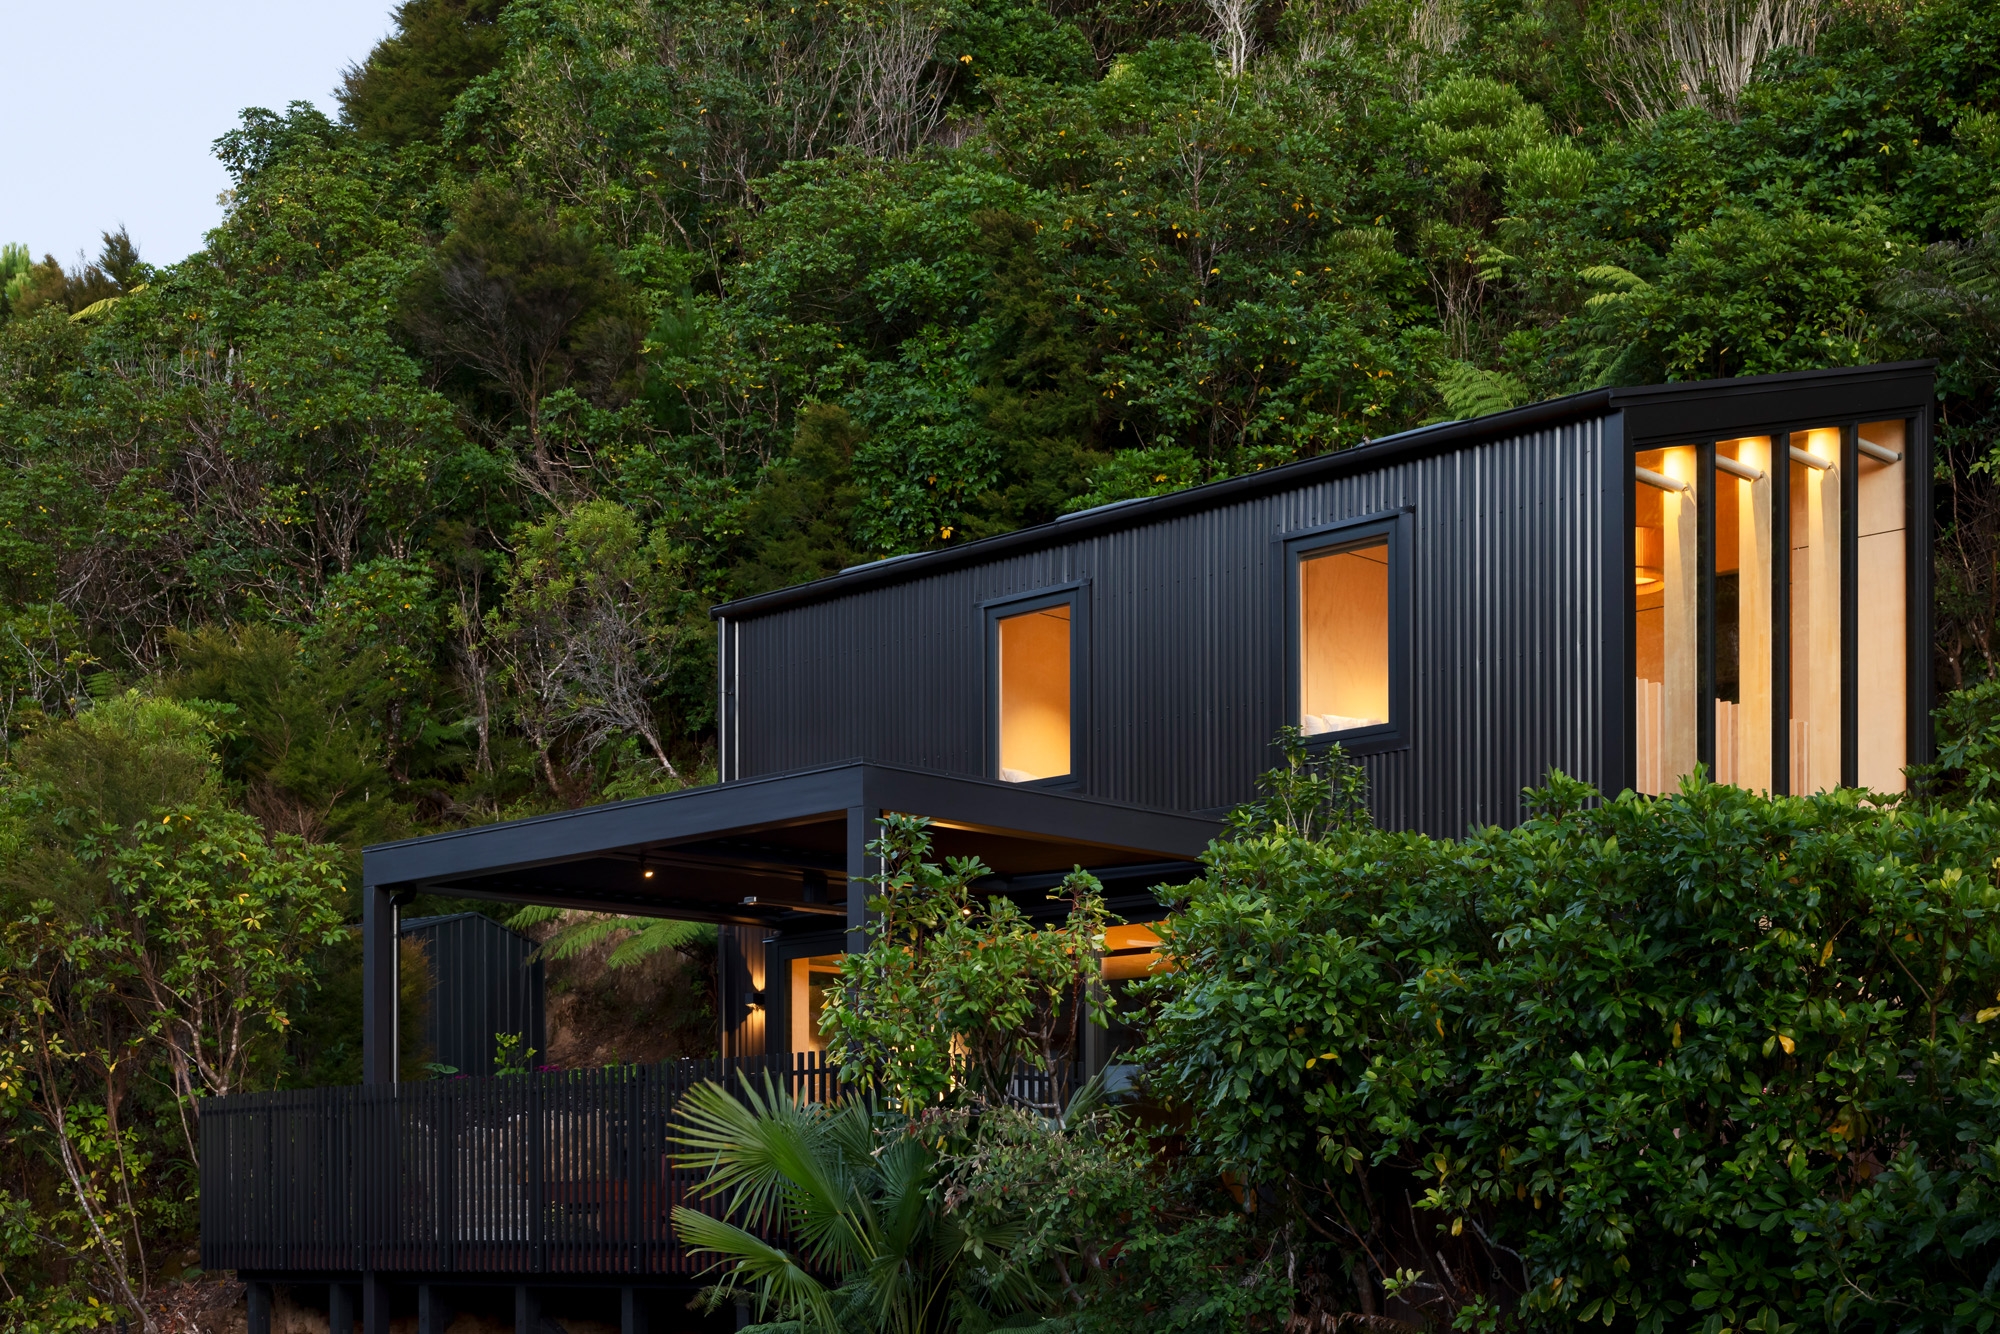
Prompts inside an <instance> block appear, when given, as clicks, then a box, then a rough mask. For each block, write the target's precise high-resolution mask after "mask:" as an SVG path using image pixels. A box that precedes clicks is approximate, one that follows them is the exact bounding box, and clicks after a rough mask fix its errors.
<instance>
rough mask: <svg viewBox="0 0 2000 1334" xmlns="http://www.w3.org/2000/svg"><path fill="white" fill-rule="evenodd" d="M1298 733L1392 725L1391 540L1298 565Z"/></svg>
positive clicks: (1317, 555) (1314, 556)
mask: <svg viewBox="0 0 2000 1334" xmlns="http://www.w3.org/2000/svg"><path fill="white" fill-rule="evenodd" d="M1298 588H1299V609H1298V614H1299V730H1300V731H1302V732H1304V733H1305V734H1306V735H1307V736H1316V735H1319V734H1321V733H1326V732H1350V731H1354V730H1355V729H1357V728H1363V727H1380V726H1383V725H1385V724H1387V723H1388V722H1389V539H1388V538H1387V537H1378V538H1373V539H1370V540H1368V541H1366V542H1362V543H1358V544H1355V545H1351V546H1344V547H1339V548H1335V549H1333V550H1330V551H1325V552H1309V553H1305V554H1303V555H1301V556H1300V557H1299V581H1298Z"/></svg>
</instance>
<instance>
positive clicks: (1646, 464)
mask: <svg viewBox="0 0 2000 1334" xmlns="http://www.w3.org/2000/svg"><path fill="white" fill-rule="evenodd" d="M1697 458H1698V455H1697V454H1696V452H1695V450H1694V449H1692V448H1689V447H1685V446H1683V447H1679V448H1674V449H1654V450H1648V451H1646V452H1644V453H1642V454H1640V455H1638V457H1637V458H1636V459H1635V460H1634V462H1635V463H1636V465H1637V466H1636V467H1635V469H1634V475H1633V482H1632V515H1633V519H1632V524H1633V532H1632V553H1633V564H1634V566H1635V567H1636V568H1635V569H1634V571H1633V575H1634V580H1633V598H1634V603H1635V612H1636V614H1635V616H1634V631H1635V643H1634V647H1635V649H1636V650H1637V664H1636V666H1637V668H1638V671H1637V679H1636V680H1635V681H1634V682H1633V700H1632V703H1633V718H1634V721H1635V724H1636V726H1635V727H1634V739H1635V741H1636V747H1635V751H1636V753H1635V756H1634V758H1635V760H1636V761H1637V763H1636V765H1635V784H1636V786H1637V788H1638V790H1639V791H1641V792H1647V793H1660V792H1667V791H1670V790H1672V788H1673V787H1674V786H1675V785H1676V784H1677V783H1679V782H1680V780H1681V779H1682V778H1684V777H1685V776H1687V775H1688V774H1690V773H1692V772H1693V771H1694V766H1695V760H1696V754H1697V749H1698V746H1699V742H1700V734H1699V729H1698V727H1697V717H1698V715H1697V713H1696V710H1697V709H1698V708H1699V707H1700V692H1701V681H1700V659H1699V657H1698V653H1699V649H1700V643H1699V637H1698V618H1697V613H1698V611H1699V608H1700V601H1699V596H1698V592H1699V584H1700V574H1701V563H1700V558H1699V550H1698V548H1699V533H1698V531H1697V528H1696V517H1697V515H1696V500H1697V497H1696V493H1695V471H1696V462H1697Z"/></svg>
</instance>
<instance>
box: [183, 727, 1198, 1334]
mask: <svg viewBox="0 0 2000 1334" xmlns="http://www.w3.org/2000/svg"><path fill="white" fill-rule="evenodd" d="M885 812H896V813H902V814H909V815H921V816H926V817H928V818H929V819H931V820H932V821H933V829H934V834H935V843H934V854H935V855H936V856H938V857H949V856H976V857H978V858H980V859H981V860H982V861H984V862H985V863H986V865H987V866H989V867H990V868H991V869H992V874H991V876H990V877H989V878H988V879H987V880H985V881H983V882H982V888H985V889H988V890H990V891H991V892H994V893H1005V894H1010V895H1013V896H1015V897H1016V898H1017V899H1018V900H1019V901H1020V902H1021V903H1022V906H1023V907H1024V908H1026V909H1029V910H1030V911H1034V912H1045V913H1053V912H1059V911H1061V910H1062V909H1061V905H1060V904H1058V903H1054V902H1051V901H1050V900H1049V898H1048V894H1047V891H1048V890H1049V889H1050V888H1052V887H1054V886H1055V885H1057V884H1059V883H1060V882H1061V880H1062V878H1063V876H1064V875H1065V874H1066V873H1067V872H1068V871H1069V870H1070V869H1071V868H1072V867H1076V866H1082V867H1085V868H1087V869H1089V870H1091V871H1093V872H1094V873H1096V874H1097V875H1098V876H1099V878H1100V879H1102V880H1103V881H1104V884H1105V889H1106V897H1107V899H1108V900H1109V901H1110V903H1111V905H1112V907H1113V909H1114V911H1119V912H1120V913H1121V915H1122V916H1125V917H1127V918H1128V919H1131V920H1137V921H1145V920H1149V919H1151V918H1155V917H1157V916H1158V915H1159V913H1160V908H1159V906H1158V903H1157V900H1155V899H1154V898H1153V896H1152V895H1151V893H1150V891H1151V889H1152V887H1153V886H1155V885H1158V884H1161V883H1168V882H1172V881H1176V880H1184V879H1186V878H1188V877H1190V876H1191V875H1193V874H1194V873H1195V871H1196V869H1197V864H1196V860H1195V859H1196V858H1197V857H1198V856H1199V855H1200V853H1201V852H1202V850H1203V849H1204V848H1205V847H1206V846H1207V844H1208V842H1209V840H1210V839H1211V838H1212V837H1214V836H1215V835H1216V834H1217V833H1218V832H1219V828H1220V826H1219V825H1218V824H1217V823H1216V822H1214V821H1211V820H1205V819H1200V818H1197V817H1193V816H1188V815H1181V814H1175V813H1170V812H1162V811H1153V810H1145V809H1141V808H1137V807H1131V806H1121V805H1118V804H1116V803H1113V802H1106V801H1098V800H1093V799H1091V798H1087V797H1080V796H1076V795H1074V794H1071V793H1065V792H1062V791H1051V790H1049V789H1048V788H1046V787H1031V786H1024V785H1020V784H1013V783H1002V782H989V781H983V780H980V779H973V778H963V777H951V776H946V775H941V774H935V773H927V772H923V771H920V770H914V769H905V768H895V767H891V766H886V765H879V764H870V763H863V762H853V763H846V764H837V765H830V766H826V767H823V768H817V769H811V770H805V771H800V772H795V773H789V774H782V775H776V776H772V777H768V778H758V779H750V780H744V781H738V782H732V783H727V784H723V785H719V786H714V787H704V788H695V789H691V790H688V791H683V792H676V793H672V794H670V795H665V796H659V797H647V798H641V799H638V800H633V801H626V802H619V803H615V804H611V805H604V806H595V807H590V808H587V809H583V810H576V811H567V812H563V813H560V814H555V815H547V816H542V817H538V818H535V819H529V820H518V821H512V822H509V823H505V824H494V825H487V826H482V827H479V828H474V829H466V830H460V831H456V832H453V833H449V834H438V835H433V836H431V837H428V838H419V839H411V840H408V841H406V842H402V843H392V844H387V845H384V846H380V847H374V848H370V849H368V850H367V852H366V854H365V857H364V861H363V875H364V883H365V896H366V897H365V903H364V918H363V933H364V949H363V957H364V966H363V969H364V971H363V986H364V988H365V990H364V996H363V1025H364V1042H365V1051H364V1070H365V1077H366V1079H365V1083H364V1084H362V1085H360V1086H357V1087H350V1088H324V1089H292V1090H284V1091H278V1092H271V1093H253V1094H242V1095H236V1096H233V1097H228V1098H219V1099H214V1100H211V1101H209V1102H206V1103H204V1104H203V1107H202V1119H201V1137H202V1157H201V1162H202V1169H201V1171H202V1184H201V1208H202V1263H203V1265H204V1266H206V1267H209V1268H219V1269H234V1270H236V1271H237V1272H238V1273H239V1274H241V1275H242V1276H243V1277H244V1278H245V1279H246V1280H247V1281H248V1282H249V1283H250V1285H251V1289H250V1291H251V1334H267V1331H268V1330H269V1328H270V1324H271V1321H270V1309H271V1307H270V1303H271V1300H272V1294H273V1292H274V1291H275V1290H276V1289H275V1287H274V1286H273V1285H278V1284H284V1285H291V1286H293V1287H295V1288H296V1287H298V1286H299V1285H305V1287H306V1288H308V1289H314V1290H317V1291H321V1292H324V1293H325V1294H326V1297H325V1299H326V1302H327V1310H328V1320H329V1326H330V1327H331V1328H332V1329H334V1330H336V1331H338V1334H349V1332H350V1331H351V1330H352V1328H353V1326H354V1325H355V1323H357V1321H358V1323H359V1324H360V1325H361V1326H362V1328H363V1329H364V1330H365V1331H366V1334H388V1329H389V1321H390V1319H391V1318H392V1316H393V1315H396V1314H398V1313H414V1314H415V1315H416V1316H417V1318H418V1328H419V1331H420V1334H442V1331H443V1330H444V1328H445V1326H446V1325H448V1324H449V1323H450V1321H451V1318H452V1315H451V1313H452V1311H453V1310H454V1309H461V1308H463V1309H471V1307H476V1306H478V1305H480V1304H481V1303H484V1304H486V1305H491V1304H492V1303H494V1302H496V1301H501V1300H503V1299H508V1300H512V1301H513V1303H514V1310H515V1312H516V1328H517V1329H518V1330H521V1331H522V1332H523V1334H530V1332H531V1331H533V1330H536V1329H538V1328H540V1317H539V1315H538V1312H539V1311H540V1310H541V1309H542V1305H541V1304H542V1303H543V1302H544V1301H548V1302H558V1303H566V1304H567V1305H566V1306H565V1307H564V1309H568V1310H572V1311H573V1312H586V1313H587V1312H588V1311H590V1310H595V1309H597V1307H593V1306H592V1305H591V1303H593V1302H596V1303H599V1305H602V1304H604V1303H611V1304H612V1305H611V1307H609V1308H606V1309H613V1308H615V1309H616V1310H617V1311H618V1313H619V1323H620V1326H621V1328H622V1329H624V1330H625V1331H627V1332H628V1334H641V1332H642V1331H646V1330H649V1329H668V1328H682V1327H686V1328H694V1327H696V1326H694V1325H685V1324H684V1320H685V1319H686V1317H685V1312H684V1311H683V1310H682V1308H683V1307H684V1305H685V1302H686V1300H687V1297H688V1295H689V1294H690V1293H691V1292H692V1291H693V1286H694V1285H696V1284H697V1283H698V1282H699V1275H700V1273H701V1271H702V1270H703V1269H704V1268H705V1265H706V1262H705V1261H704V1260H703V1259H702V1258H701V1257H697V1256H690V1255H689V1254H688V1253H687V1252H686V1251H685V1250H684V1249H683V1248H682V1247H681V1246H680V1244H679V1242H678V1240H677V1239H676V1237H675V1235H674V1232H673V1228H672V1221H671V1220H672V1214H673V1210H674V1209H675V1208H677V1207H679V1206H682V1205H687V1206H689V1207H692V1208H698V1209H709V1208H712V1207H714V1206H713V1204H712V1203H711V1202H709V1201H707V1200H705V1199H704V1198H703V1196H702V1194H701V1192H700V1190H699V1185H700V1180H699V1178H700V1174H699V1173H698V1172H693V1171H691V1170H689V1169H685V1168H682V1167H679V1166H676V1165H675V1164H674V1162H673V1156H672V1143H673V1139H672V1137H673V1134H674V1131H673V1124H674V1116H675V1107H676V1105H677V1103H678V1102H679V1100H680V1098H681V1097H682V1096H683V1095H684V1094H685V1093H686V1092H687V1090H688V1089H689V1088H690V1087H692V1086H693V1085H695V1084H697V1083H699V1082H702V1081H704V1080H711V1079H720V1080H724V1081H729V1080H733V1079H735V1078H737V1077H739V1076H740V1077H748V1078H756V1079H764V1078H771V1079H775V1080H777V1081H779V1082H780V1083H782V1084H784V1085H786V1086H787V1087H789V1088H790V1089H791V1090H792V1091H793V1092H794V1093H795V1094H796V1095H797V1096H800V1097H804V1098H808V1099H819V1098H824V1097H828V1096H830V1095H831V1094H832V1093H833V1092H834V1083H833V1080H834V1072H833V1071H832V1070H831V1069H830V1068H828V1067H827V1066H826V1065H825V1064H824V1063H823V1062H822V1061H821V1059H820V1057H819V1054H818V1051H817V1046H816V1044H815V1043H814V1041H813V1035H812V1034H811V1033H810V1032H809V1030H810V1028H811V1025H810V1024H808V1023H807V1022H805V1021H806V1019H807V1018H809V1016H806V1015H803V1014H800V1013H793V1012H790V1011H788V1008H787V1006H788V999H787V998H788V996H789V995H790V994H791V993H792V992H793V991H794V987H793V985H792V984H793V983H799V984H802V990H803V991H806V992H810V991H811V990H812V988H813V987H814V986H815V985H818V986H820V987H821V988H822V989H823V987H824V982H823V981H821V982H819V983H815V981H814V977H815V975H816V974H818V975H819V976H820V977H821V978H822V979H823V978H824V972H825V969H826V961H827V960H829V959H833V960H835V961H837V958H838V955H839V953H840V952H841V951H842V950H845V949H849V948H859V947H861V946H862V945H863V944H865V940H866V936H865V934H864V928H865V925H866V917H865V912H866V903H865V900H866V897H867V896H866V894H865V893H862V892H860V891H861V889H862V888H863V886H862V883H861V882H862V880H863V878H864V877H867V876H869V875H871V874H873V873H874V872H875V870H876V868H875V867H874V866H873V865H872V864H871V862H872V859H871V858H870V857H869V856H868V855H867V845H868V844H869V842H871V841H872V840H873V838H874V837H875V834H876V830H877V824H876V821H877V820H878V819H879V818H880V817H881V816H882V815H883V814H884V813H885ZM425 892H429V893H435V894H443V895H450V896H454V897H477V898H486V899H494V900H501V901H506V902H512V903H539V904H550V905H556V906H560V907H567V908H578V909H587V910H593V911H604V912H613V913H621V914H630V915H648V916H658V917H674V918H683V919H698V920H704V921H710V922H714V923H717V924H718V926H719V928H720V931H721V939H720V945H721V951H720V953H721V957H720V959H719V960H718V964H719V967H718V977H719V983H720V988H721V992H722V994H721V995H720V996H719V997H718V998H717V999H718V1009H719V1011H720V1013H721V1018H722V1024H721V1029H722V1031H721V1034H720V1039H721V1057H720V1059H717V1060H704V1061H678V1062H667V1063H664V1064H661V1065H612V1066H609V1067H606V1068H604V1069H593V1070H549V1071H537V1072H535V1073H532V1074H526V1075H514V1076H506V1077H494V1078H458V1079H437V1080H424V1081H418V1082H413V1083H398V1082H397V1079H396V1072H397V1069H398V1063H397V1056H398V1053H397V1051H396V1032H397V1023H396V1020H397V1015H396V1002H397V994H398V987H397V980H398V979H397V976H396V970H397V960H398V954H399V951H398V949H397V927H398V923H397V915H398V912H399V910H400V907H401V905H402V904H403V903H405V902H407V901H408V900H409V899H410V898H412V897H413V896H414V895H416V894H419V893H425ZM1119 930H1120V931H1124V932H1127V933H1130V932H1133V931H1136V930H1138V929H1137V928H1133V927H1124V928H1119ZM1142 934H1143V933H1142ZM1135 939H1136V937H1135ZM1146 939H1150V937H1147V938H1146ZM1146 952H1147V951H1146V949H1145V948H1144V947H1143V941H1142V942H1140V945H1139V947H1136V948H1135V947H1133V942H1132V941H1131V940H1127V939H1126V938H1125V937H1122V936H1121V937H1120V938H1119V939H1117V940H1113V941H1108V942H1107V950H1106V953H1107V960H1108V962H1107V966H1106V969H1105V975H1106V977H1107V979H1113V978H1122V977H1125V976H1127V975H1128V974H1131V973H1133V970H1134V968H1138V970H1139V971H1141V972H1142V971H1143V966H1141V965H1140V961H1139V960H1137V959H1134V958H1124V957H1122V956H1124V955H1139V954H1145V953H1146ZM1114 956H1120V957H1114ZM1121 968H1122V969H1123V971H1120V969H1121ZM1107 985H1116V983H1115V982H1109V983H1107ZM1105 1050H1107V1049H1100V1050H1099V1052H1098V1059H1099V1060H1102V1059H1103V1056H1104V1053H1105ZM1089 1059H1090V1057H1089V1054H1088V1053H1086V1054H1085V1060H1086V1061H1087V1062H1088V1061H1089ZM1053 1077H1054V1076H1050V1078H1053ZM1053 1087H1054V1085H1053V1084H1052V1085H1051V1088H1053ZM315 1285H317V1287H316V1288H315ZM509 1294H511V1297H510V1296H509ZM675 1294H678V1295H675ZM649 1312H650V1313H652V1314H649ZM674 1312H681V1314H679V1315H674V1314H672V1313H674ZM655 1315H657V1316H658V1317H659V1319H658V1321H657V1322H656V1321H655V1320H654V1316H655Z"/></svg>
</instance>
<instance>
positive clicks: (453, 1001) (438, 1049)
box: [402, 912, 549, 1075]
mask: <svg viewBox="0 0 2000 1334" xmlns="http://www.w3.org/2000/svg"><path fill="white" fill-rule="evenodd" d="M402 930H403V934H404V935H405V936H408V937H410V938H411V939H413V940H415V941H417V942H418V943H419V944H421V945H422V946H423V950H424V954H425V956H426V958H427V959H428V960H429V962H430V973H431V987H430V996H429V1004H428V1007H427V1009H426V1011H425V1016H424V1039H425V1042H426V1044H427V1045H428V1046H429V1047H430V1049H431V1060H433V1061H435V1062H436V1063H437V1064H439V1065H448V1066H451V1067H453V1068H454V1069H456V1070H457V1071H458V1073H460V1074H462V1075H490V1074H492V1073H493V1056H494V1050H495V1040H496V1038H497V1037H498V1035H500V1034H502V1033H519V1034H522V1035H524V1039H525V1046H527V1047H531V1048H533V1049H534V1050H535V1051H536V1052H537V1053H540V1054H539V1055H537V1056H536V1057H535V1062H536V1063H537V1064H540V1063H542V1062H544V1061H546V1060H547V1053H548V1049H549V1039H548V1027H547V1018H546V1013H545V1004H544V981H543V975H542V961H541V960H540V959H537V958H535V957H534V953H535V943H534V942H533V941H532V940H529V939H528V938H526V937H525V936H522V935H519V934H518V933H516V932H513V931H510V930H508V929H507V928H506V927H504V926H502V925H500V923H498V922H496V921H494V920H493V919H492V918H490V917H487V916H484V915H482V914H480V913H471V912H467V913H456V914H454V915H452V916H450V917H419V918H414V919H412V920H411V921H408V922H405V923H403V928H402Z"/></svg>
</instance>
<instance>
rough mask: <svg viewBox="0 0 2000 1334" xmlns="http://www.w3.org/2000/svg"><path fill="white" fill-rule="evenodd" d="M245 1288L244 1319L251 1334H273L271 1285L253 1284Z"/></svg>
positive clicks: (245, 1285)
mask: <svg viewBox="0 0 2000 1334" xmlns="http://www.w3.org/2000/svg"><path fill="white" fill-rule="evenodd" d="M243 1288H244V1292H243V1304H244V1307H245V1315H244V1319H245V1324H246V1327H247V1328H248V1330H249V1334H271V1285H270V1284H268V1283H256V1282H252V1283H246V1284H244V1285H243Z"/></svg>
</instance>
